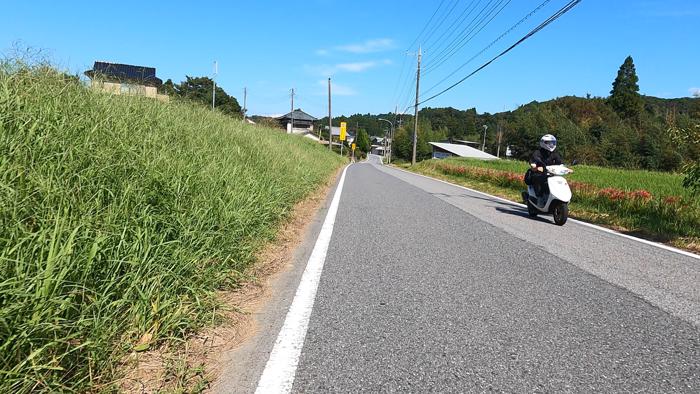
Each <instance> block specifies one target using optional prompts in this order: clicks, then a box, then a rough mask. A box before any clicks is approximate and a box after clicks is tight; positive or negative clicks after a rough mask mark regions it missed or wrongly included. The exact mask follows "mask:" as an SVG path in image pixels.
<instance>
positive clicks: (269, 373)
mask: <svg viewBox="0 0 700 394" xmlns="http://www.w3.org/2000/svg"><path fill="white" fill-rule="evenodd" d="M348 167H349V166H348ZM348 167H345V169H344V170H343V174H342V175H341V176H340V181H339V182H338V187H337V189H336V191H335V194H334V195H333V200H332V201H331V205H330V207H329V208H328V213H327V214H326V219H325V221H324V222H323V226H322V227H321V232H320V233H319V234H318V238H317V239H316V244H315V245H314V249H313V251H312V252H311V256H309V261H308V262H307V263H306V269H305V270H304V274H303V275H302V277H301V283H299V287H298V288H297V292H296V294H295V295H294V300H293V301H292V305H291V306H290V307H289V311H288V312H287V317H286V318H285V319H284V324H283V325H282V329H281V330H280V333H279V335H278V336H277V340H276V341H275V345H274V347H273V348H272V353H270V358H269V359H268V361H267V364H266V365H265V370H263V373H262V375H261V376H260V380H259V381H258V387H257V389H256V390H255V392H256V393H265V394H267V393H271V394H272V393H275V394H276V393H288V392H290V391H291V390H292V384H293V383H294V375H295V374H296V369H297V365H298V363H299V356H301V350H302V348H303V346H304V339H305V338H306V330H307V328H308V326H309V318H310V317H311V310H312V309H313V306H314V299H315V298H316V290H317V289H318V283H319V280H320V278H321V272H322V271H323V264H324V263H325V261H326V253H327V252H328V245H329V244H330V242H331V235H332V234H333V225H334V224H335V215H336V213H337V212H338V205H339V202H340V195H341V193H342V191H343V184H344V183H345V173H346V172H347V170H348Z"/></svg>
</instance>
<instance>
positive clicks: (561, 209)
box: [552, 201, 569, 226]
mask: <svg viewBox="0 0 700 394" xmlns="http://www.w3.org/2000/svg"><path fill="white" fill-rule="evenodd" d="M552 216H554V223H556V224H557V225H559V226H563V225H564V223H566V219H568V218H569V204H567V203H565V202H559V201H557V202H556V203H555V205H554V208H553V209H552Z"/></svg>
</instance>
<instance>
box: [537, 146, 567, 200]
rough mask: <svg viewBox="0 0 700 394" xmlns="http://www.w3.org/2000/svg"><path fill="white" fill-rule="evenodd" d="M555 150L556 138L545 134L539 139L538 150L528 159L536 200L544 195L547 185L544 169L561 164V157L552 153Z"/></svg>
mask: <svg viewBox="0 0 700 394" xmlns="http://www.w3.org/2000/svg"><path fill="white" fill-rule="evenodd" d="M555 149H557V138H556V137H554V136H553V135H551V134H545V135H543V136H542V138H540V149H538V150H536V151H535V152H534V153H533V154H532V159H530V167H532V174H531V176H532V186H533V187H534V188H535V193H536V194H537V197H538V198H541V197H542V195H543V194H544V193H543V192H544V187H545V185H546V184H547V174H546V173H545V167H547V166H552V165H558V164H562V160H561V156H559V153H557V152H555V151H554V150H555Z"/></svg>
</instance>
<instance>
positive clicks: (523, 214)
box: [496, 207, 551, 223]
mask: <svg viewBox="0 0 700 394" xmlns="http://www.w3.org/2000/svg"><path fill="white" fill-rule="evenodd" d="M496 210H497V211H498V212H501V213H507V214H509V215H513V216H520V217H523V218H526V219H529V220H536V221H538V222H542V223H551V221H550V220H547V219H545V218H543V217H541V216H535V217H534V218H533V217H530V215H528V214H527V210H525V209H512V208H511V209H506V208H501V207H496Z"/></svg>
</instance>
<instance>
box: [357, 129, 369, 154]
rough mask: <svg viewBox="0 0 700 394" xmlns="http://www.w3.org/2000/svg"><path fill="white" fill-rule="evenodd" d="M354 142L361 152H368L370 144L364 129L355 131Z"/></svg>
mask: <svg viewBox="0 0 700 394" xmlns="http://www.w3.org/2000/svg"><path fill="white" fill-rule="evenodd" d="M355 144H356V145H357V148H358V149H359V150H361V151H363V152H369V151H370V149H372V144H371V143H370V141H369V135H368V134H367V132H366V131H365V129H360V130H358V131H357V136H355Z"/></svg>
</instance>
